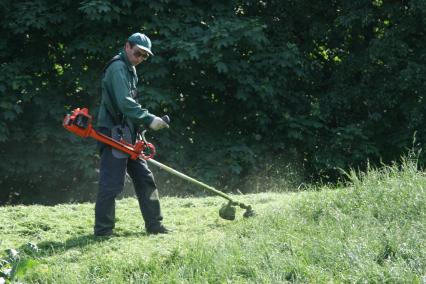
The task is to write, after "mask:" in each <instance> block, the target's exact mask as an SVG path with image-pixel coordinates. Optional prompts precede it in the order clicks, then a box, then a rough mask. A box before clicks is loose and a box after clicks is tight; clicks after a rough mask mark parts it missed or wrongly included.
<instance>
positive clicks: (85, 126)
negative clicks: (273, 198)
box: [63, 108, 255, 220]
mask: <svg viewBox="0 0 426 284" xmlns="http://www.w3.org/2000/svg"><path fill="white" fill-rule="evenodd" d="M162 119H163V120H164V121H165V122H167V123H169V122H170V119H169V117H168V116H164V117H162ZM63 126H64V127H65V128H66V129H67V130H68V131H70V132H72V133H74V134H76V135H78V136H81V137H83V138H87V137H92V138H93V139H95V140H97V141H100V142H102V143H104V144H107V145H109V146H111V147H113V148H115V149H117V150H119V151H121V152H124V153H126V154H128V155H129V158H130V159H132V160H137V159H142V160H146V161H148V162H150V163H151V164H154V165H156V166H157V167H159V168H161V169H163V170H165V171H167V172H169V173H171V174H173V175H175V176H178V177H180V178H183V179H185V180H187V181H189V182H191V183H193V184H197V185H199V186H201V187H203V188H205V189H207V190H209V191H211V192H212V193H214V194H216V195H219V196H221V197H223V198H225V199H227V200H228V203H227V204H225V205H223V206H222V207H221V208H220V210H219V216H220V217H221V218H223V219H226V220H234V219H235V212H236V208H235V206H239V207H240V208H242V209H245V212H244V214H243V216H244V217H246V218H248V217H251V216H254V215H255V213H254V211H253V209H252V208H251V206H250V205H246V204H244V203H242V202H237V201H235V200H233V199H232V198H231V197H230V196H229V195H227V194H225V193H223V192H222V191H220V190H217V189H215V188H214V187H212V186H209V185H207V184H205V183H203V182H201V181H198V180H196V179H194V178H192V177H189V176H187V175H185V174H183V173H181V172H179V171H177V170H175V169H172V168H171V167H169V166H166V165H164V164H162V163H160V162H158V161H156V160H154V159H153V157H154V155H155V153H156V150H155V147H154V145H153V144H152V143H149V142H147V141H146V139H145V135H144V134H145V131H146V130H145V131H143V132H142V134H141V135H138V139H137V140H136V143H135V144H134V145H133V144H130V143H128V142H126V141H125V140H124V139H123V138H121V139H120V140H115V139H113V138H111V137H109V136H106V135H104V134H102V133H99V132H98V131H96V130H95V129H94V128H93V127H92V116H91V115H89V110H88V109H87V108H83V109H79V108H77V109H75V110H73V111H72V112H71V114H68V115H66V116H65V118H64V121H63Z"/></svg>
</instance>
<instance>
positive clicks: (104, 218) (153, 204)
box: [94, 145, 163, 235]
mask: <svg viewBox="0 0 426 284" xmlns="http://www.w3.org/2000/svg"><path fill="white" fill-rule="evenodd" d="M126 171H127V173H128V174H129V175H130V177H131V178H132V180H133V184H134V188H135V192H136V196H137V199H138V201H139V207H140V210H141V213H142V216H143V219H144V221H145V228H146V229H147V230H149V229H150V228H153V227H156V226H159V225H160V224H161V221H162V220H163V217H162V215H161V209H160V200H159V197H158V190H157V186H156V184H155V181H154V177H153V175H152V172H151V171H150V170H149V168H148V165H147V162H146V161H144V160H140V159H138V160H131V159H129V158H121V159H118V158H116V157H115V156H114V155H113V154H112V149H111V147H109V146H105V145H104V146H103V147H102V149H101V161H100V177H99V190H98V195H97V198H96V206H95V227H94V233H95V235H109V234H111V233H112V230H113V229H114V226H115V198H116V197H117V195H118V194H120V193H121V192H122V190H123V187H124V181H125V176H126Z"/></svg>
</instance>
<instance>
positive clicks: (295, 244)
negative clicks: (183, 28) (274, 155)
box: [0, 161, 426, 283]
mask: <svg viewBox="0 0 426 284" xmlns="http://www.w3.org/2000/svg"><path fill="white" fill-rule="evenodd" d="M401 168H402V169H401ZM348 175H349V176H350V178H351V183H350V184H348V185H347V186H341V187H337V188H328V187H321V188H313V189H312V190H309V191H303V192H298V193H260V194H251V195H238V196H234V197H235V199H237V200H241V201H243V202H246V203H250V204H252V205H253V207H254V209H255V210H256V212H257V216H256V217H254V218H249V219H244V218H243V217H242V213H243V210H238V211H237V219H236V220H235V221H226V220H222V219H220V218H219V215H218V210H219V208H220V206H221V205H222V203H223V202H224V201H223V199H221V198H219V197H206V198H172V197H165V198H162V208H163V213H164V216H165V224H166V225H167V226H168V227H171V228H173V229H174V232H173V233H171V234H169V235H161V236H148V235H146V234H145V232H144V230H143V229H142V228H143V223H142V218H141V216H140V213H139V208H138V204H137V202H136V200H135V199H133V198H126V199H123V200H119V201H118V202H117V214H116V215H117V218H118V220H117V225H116V226H117V227H116V235H115V236H113V237H112V238H103V239H102V238H94V237H93V236H92V226H93V208H94V205H93V204H67V205H58V206H54V207H45V206H15V207H3V208H0V220H1V222H0V259H2V262H1V264H0V265H2V268H1V271H3V279H7V280H6V281H10V279H13V281H22V282H24V283H283V282H296V283H330V282H332V283H336V282H337V283H341V282H349V283H383V282H386V283H425V282H426V190H425V188H426V175H425V173H423V172H420V171H417V170H416V166H415V163H414V162H410V161H404V163H403V165H402V167H397V166H394V167H387V168H384V169H381V170H373V169H371V170H369V171H368V173H366V174H355V173H354V172H352V173H349V174H348ZM10 249H14V250H10ZM10 269H12V270H10Z"/></svg>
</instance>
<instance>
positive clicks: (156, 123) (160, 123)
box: [149, 116, 169, 131]
mask: <svg viewBox="0 0 426 284" xmlns="http://www.w3.org/2000/svg"><path fill="white" fill-rule="evenodd" d="M149 128H151V129H152V130H155V131H157V130H160V129H163V128H169V125H168V124H167V123H166V122H165V121H164V120H162V119H161V118H160V117H158V116H156V117H154V119H153V120H152V122H151V124H150V125H149Z"/></svg>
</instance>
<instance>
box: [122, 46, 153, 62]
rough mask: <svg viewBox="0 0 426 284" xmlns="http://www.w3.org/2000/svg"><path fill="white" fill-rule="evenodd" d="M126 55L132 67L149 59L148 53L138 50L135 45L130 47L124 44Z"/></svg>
mask: <svg viewBox="0 0 426 284" xmlns="http://www.w3.org/2000/svg"><path fill="white" fill-rule="evenodd" d="M126 54H127V58H128V59H129V61H130V63H131V64H132V65H133V66H136V65H138V64H140V63H141V62H142V61H144V60H146V59H148V57H149V53H148V52H146V51H145V50H143V49H140V48H139V47H137V46H136V45H135V46H133V47H130V44H129V43H128V42H127V43H126Z"/></svg>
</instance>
